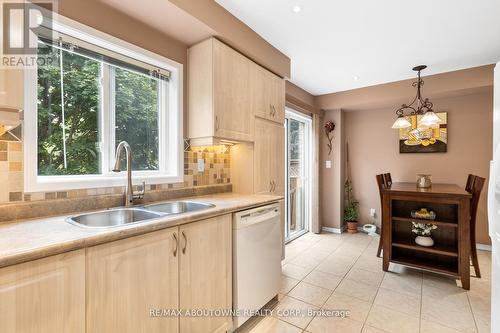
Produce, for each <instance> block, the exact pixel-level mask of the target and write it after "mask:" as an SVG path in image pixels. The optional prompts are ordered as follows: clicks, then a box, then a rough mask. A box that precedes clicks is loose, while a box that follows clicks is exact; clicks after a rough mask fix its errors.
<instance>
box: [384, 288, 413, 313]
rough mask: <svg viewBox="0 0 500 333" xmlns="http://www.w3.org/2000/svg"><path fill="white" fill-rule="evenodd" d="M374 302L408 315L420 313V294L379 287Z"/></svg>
mask: <svg viewBox="0 0 500 333" xmlns="http://www.w3.org/2000/svg"><path fill="white" fill-rule="evenodd" d="M374 304H377V305H382V306H385V307H386V308H389V309H391V310H395V311H399V312H403V313H405V314H407V315H410V316H419V315H420V296H416V295H410V294H405V293H398V292H395V291H392V290H389V289H384V288H380V289H379V290H378V293H377V297H375V302H374Z"/></svg>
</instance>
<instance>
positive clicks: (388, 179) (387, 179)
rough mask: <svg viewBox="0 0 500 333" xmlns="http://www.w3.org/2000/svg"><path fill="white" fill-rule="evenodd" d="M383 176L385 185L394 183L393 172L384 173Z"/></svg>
mask: <svg viewBox="0 0 500 333" xmlns="http://www.w3.org/2000/svg"><path fill="white" fill-rule="evenodd" d="M383 177H384V185H385V187H391V185H392V177H391V174H390V173H384V174H383Z"/></svg>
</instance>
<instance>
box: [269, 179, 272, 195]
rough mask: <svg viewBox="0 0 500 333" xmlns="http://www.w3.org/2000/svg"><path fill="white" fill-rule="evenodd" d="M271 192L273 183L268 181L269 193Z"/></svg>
mask: <svg viewBox="0 0 500 333" xmlns="http://www.w3.org/2000/svg"><path fill="white" fill-rule="evenodd" d="M272 191H273V181H272V180H270V181H269V192H272Z"/></svg>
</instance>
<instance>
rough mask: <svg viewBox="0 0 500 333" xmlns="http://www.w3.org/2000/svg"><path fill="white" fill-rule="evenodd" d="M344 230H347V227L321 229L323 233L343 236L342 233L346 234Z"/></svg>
mask: <svg viewBox="0 0 500 333" xmlns="http://www.w3.org/2000/svg"><path fill="white" fill-rule="evenodd" d="M344 229H345V226H342V227H340V228H332V227H321V231H324V232H329V233H332V234H341V233H342V232H344Z"/></svg>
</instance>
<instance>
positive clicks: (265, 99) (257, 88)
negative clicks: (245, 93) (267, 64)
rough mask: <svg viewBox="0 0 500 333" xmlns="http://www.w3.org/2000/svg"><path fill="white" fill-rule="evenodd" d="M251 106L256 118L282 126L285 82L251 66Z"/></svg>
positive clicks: (257, 67) (260, 68) (259, 68)
mask: <svg viewBox="0 0 500 333" xmlns="http://www.w3.org/2000/svg"><path fill="white" fill-rule="evenodd" d="M250 85H251V93H252V94H251V95H252V96H251V106H252V109H253V111H254V113H255V115H256V116H257V117H260V118H264V119H268V120H271V121H274V122H277V123H281V124H283V122H284V121H285V81H284V80H283V79H281V78H280V77H278V76H276V75H274V74H273V73H271V72H269V71H268V70H266V69H264V68H262V67H260V66H259V65H257V64H253V66H252V68H251V80H250Z"/></svg>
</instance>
